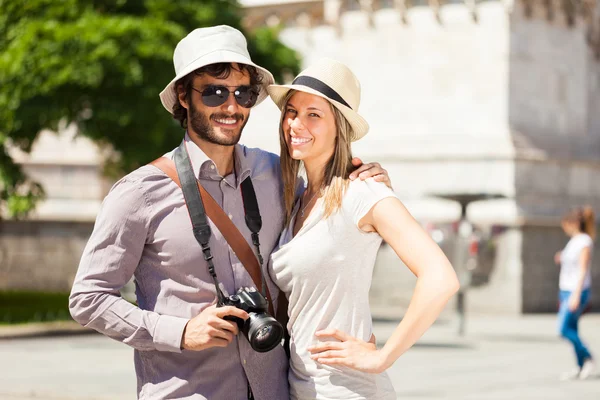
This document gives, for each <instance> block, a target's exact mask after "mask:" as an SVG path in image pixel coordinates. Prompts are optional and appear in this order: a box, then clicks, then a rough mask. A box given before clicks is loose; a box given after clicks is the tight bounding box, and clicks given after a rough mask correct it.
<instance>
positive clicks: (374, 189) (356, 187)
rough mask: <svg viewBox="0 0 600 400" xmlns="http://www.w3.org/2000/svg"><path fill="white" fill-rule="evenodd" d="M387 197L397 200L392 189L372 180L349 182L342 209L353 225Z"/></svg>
mask: <svg viewBox="0 0 600 400" xmlns="http://www.w3.org/2000/svg"><path fill="white" fill-rule="evenodd" d="M388 197H394V198H398V196H397V195H396V194H395V193H394V191H393V190H392V189H390V188H389V187H387V186H386V185H385V184H384V183H381V182H377V181H375V180H374V179H373V178H368V179H365V180H364V181H363V180H361V179H355V180H353V181H350V183H349V184H348V188H347V190H346V193H345V195H344V200H343V202H342V208H343V210H344V212H345V213H347V214H350V215H352V220H353V222H354V223H355V224H358V221H360V219H361V218H362V217H364V216H365V215H366V214H367V213H368V212H369V211H370V210H371V209H372V208H373V207H374V206H375V204H377V203H378V202H379V201H381V200H383V199H386V198H388Z"/></svg>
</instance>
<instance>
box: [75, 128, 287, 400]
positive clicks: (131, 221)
mask: <svg viewBox="0 0 600 400" xmlns="http://www.w3.org/2000/svg"><path fill="white" fill-rule="evenodd" d="M185 140H186V142H187V148H188V152H189V155H190V159H191V161H192V165H193V169H194V172H195V174H196V176H197V177H198V178H199V179H200V181H201V183H202V185H203V186H204V187H205V189H206V190H207V191H208V192H209V193H210V194H211V196H212V197H214V199H215V200H216V201H217V203H219V205H220V206H221V207H222V208H223V210H224V211H225V213H226V214H228V215H229V217H230V218H231V219H232V220H233V222H234V224H235V225H236V226H237V228H238V229H239V230H240V232H241V233H242V234H243V235H244V237H245V238H246V240H247V241H248V242H249V243H250V244H251V243H252V241H251V238H250V230H249V229H248V228H247V226H246V223H245V220H244V207H243V203H242V196H241V191H240V184H241V182H242V181H243V180H244V179H245V178H246V177H248V176H250V177H251V178H252V183H253V184H254V188H255V190H256V196H257V199H258V204H259V208H260V212H261V214H262V220H263V226H262V229H261V231H260V242H261V253H262V255H263V256H264V257H265V259H267V260H268V258H269V255H270V254H271V252H272V250H273V247H274V246H275V245H276V243H277V240H278V238H279V234H280V232H281V229H282V224H283V202H282V181H281V172H280V167H279V158H278V157H277V156H276V155H274V154H271V153H268V152H265V151H263V150H260V149H249V148H247V147H245V146H242V145H236V146H235V156H234V157H235V158H234V161H235V173H234V174H230V175H228V176H226V177H224V178H223V177H221V176H220V175H219V174H218V172H217V169H216V166H215V164H214V163H213V161H211V160H210V159H209V158H208V157H207V156H206V155H205V154H204V153H203V152H202V150H200V148H199V147H197V146H196V145H195V144H194V143H193V142H191V141H190V140H189V137H188V136H187V135H186V137H185ZM172 155H173V152H171V153H168V154H167V155H166V156H167V157H169V158H172ZM211 228H212V237H211V241H210V246H211V249H212V254H213V256H214V263H215V268H216V272H217V276H218V278H219V280H220V281H221V283H222V284H223V287H224V289H225V290H226V291H227V293H226V294H233V293H235V292H236V290H237V289H238V288H239V287H242V286H254V284H253V282H252V279H251V278H250V276H249V274H248V273H247V272H246V270H245V268H244V266H243V265H242V264H241V262H240V261H239V259H238V258H237V257H236V255H235V253H233V251H232V250H231V248H230V247H229V245H228V244H227V242H226V241H225V239H224V238H223V236H222V235H221V233H220V232H219V231H218V230H217V229H216V227H215V226H214V224H212V223H211ZM251 247H252V248H253V246H251ZM253 249H254V248H253ZM263 271H266V266H264V269H263ZM132 276H133V277H134V278H135V283H136V295H137V303H138V306H137V307H136V306H134V305H132V304H130V303H129V302H127V301H126V300H124V299H122V298H121V297H120V295H119V290H120V289H121V288H122V287H123V286H124V285H125V284H126V283H127V282H128V281H129V280H130V278H131V277H132ZM265 277H266V280H267V284H268V286H269V290H270V293H271V296H272V297H273V303H274V305H276V304H277V296H278V293H279V291H278V290H277V287H276V286H275V285H274V284H273V283H272V281H271V280H270V279H269V276H268V274H265ZM215 297H216V294H215V288H214V284H213V283H212V279H211V277H210V275H209V273H208V270H207V265H206V262H205V261H204V257H203V254H202V251H201V248H200V245H199V244H198V242H197V241H196V239H195V238H194V235H193V234H192V226H191V222H190V217H189V214H188V211H187V208H186V206H185V203H184V199H183V193H182V191H181V189H180V188H179V187H178V186H177V185H176V184H175V183H174V182H173V181H172V180H171V179H170V178H169V177H167V176H166V175H164V174H163V172H162V171H160V170H158V169H157V168H156V167H154V166H150V165H146V166H143V167H141V168H139V169H137V170H136V171H134V172H132V173H130V174H129V175H127V176H125V177H124V178H123V179H121V180H120V181H119V182H117V183H116V184H115V186H114V187H113V188H112V189H111V191H110V193H109V194H108V195H107V196H106V198H105V200H104V202H103V204H102V208H101V211H100V213H99V215H98V218H97V220H96V224H95V226H94V231H93V232H92V235H91V237H90V239H89V242H88V244H87V246H86V248H85V250H84V253H83V256H82V258H81V263H80V265H79V270H78V273H77V276H76V278H75V282H74V284H73V289H72V292H71V297H70V309H71V314H72V316H73V318H74V319H75V320H77V321H78V322H79V323H81V324H83V325H85V326H87V327H91V328H93V329H95V330H97V331H99V332H101V333H103V334H105V335H107V336H109V337H111V338H113V339H115V340H119V341H121V342H123V343H125V344H128V345H129V346H131V347H133V348H134V349H135V351H134V353H135V354H134V359H135V369H136V373H137V379H138V397H139V398H140V399H167V398H168V399H210V400H217V399H227V400H238V399H239V400H241V399H247V393H248V383H250V386H251V387H252V391H253V393H254V396H255V397H256V399H261V400H262V399H267V400H270V399H287V398H289V393H288V382H287V368H288V361H287V358H286V356H285V353H284V350H283V347H281V346H278V347H276V348H275V349H274V350H272V351H270V352H267V353H257V352H255V351H254V350H252V348H251V347H250V344H249V343H248V341H247V340H246V339H245V337H243V334H241V333H240V334H239V335H238V336H237V337H236V338H235V339H234V341H233V342H232V343H231V344H229V346H227V347H225V348H220V347H214V348H210V349H207V350H203V351H189V350H182V349H181V348H180V344H181V338H182V334H183V330H184V327H185V325H186V323H187V322H188V320H189V319H190V318H193V317H195V316H196V315H198V314H199V313H200V312H201V311H202V310H203V309H204V308H206V307H207V306H209V305H210V304H212V303H213V301H214V300H215Z"/></svg>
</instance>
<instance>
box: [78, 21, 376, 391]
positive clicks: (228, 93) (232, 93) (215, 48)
mask: <svg viewBox="0 0 600 400" xmlns="http://www.w3.org/2000/svg"><path fill="white" fill-rule="evenodd" d="M174 64H175V70H176V77H175V78H174V79H173V81H172V82H171V83H170V84H169V85H168V86H167V87H166V88H165V90H164V91H163V92H162V93H161V95H160V97H161V101H162V103H163V105H164V106H165V108H166V109H167V111H169V112H171V113H172V114H173V117H174V118H176V119H177V120H179V122H180V123H181V125H182V127H186V128H187V131H186V134H185V138H184V141H185V143H186V147H187V151H188V153H189V156H190V160H191V162H192V167H193V170H194V173H195V175H196V177H197V178H198V179H199V180H200V182H201V183H202V185H203V186H204V188H205V189H206V190H207V191H208V193H209V194H210V195H211V196H212V197H213V198H214V199H215V200H216V201H217V202H218V203H219V205H220V206H221V207H222V209H223V210H224V212H225V213H226V214H228V216H229V218H230V219H231V220H232V221H233V222H234V224H235V225H236V227H237V228H238V229H239V230H240V232H241V233H242V234H243V236H244V237H245V238H246V240H247V241H248V242H249V243H252V242H251V239H250V231H249V229H248V228H247V226H246V224H245V220H244V207H243V202H242V196H241V193H240V184H241V182H242V181H243V180H244V179H246V178H247V177H251V178H252V183H253V185H254V188H255V191H256V194H257V199H258V204H259V207H260V211H261V213H262V220H263V226H262V229H261V231H260V242H261V251H262V254H263V255H264V256H265V259H268V256H269V254H270V253H271V252H272V250H273V248H274V247H275V245H276V243H277V240H278V237H279V234H280V232H281V229H282V223H283V205H282V199H281V193H282V188H281V185H282V183H281V176H280V170H279V160H278V157H277V156H276V155H274V154H270V153H267V152H265V151H262V150H260V149H249V148H246V147H244V146H241V145H238V144H237V143H238V141H239V139H240V135H241V133H242V130H243V128H244V125H245V124H246V122H247V121H248V117H249V115H250V108H251V107H252V106H254V105H255V104H258V102H260V101H262V100H263V99H264V98H265V97H266V87H267V85H269V84H272V83H273V77H272V75H271V74H270V73H269V72H268V71H267V70H265V69H263V68H261V67H259V66H257V65H255V64H254V63H253V62H252V61H251V60H250V56H249V54H248V51H247V48H246V40H245V38H244V36H243V35H242V34H241V33H240V32H239V31H237V30H235V29H233V28H231V27H227V26H218V27H212V28H202V29H196V30H195V31H193V32H192V33H190V34H189V35H188V36H187V37H185V38H184V39H183V40H181V42H180V43H179V44H178V45H177V47H176V49H175V53H174ZM166 157H168V158H171V159H172V158H173V152H171V153H168V154H167V155H166ZM368 168H369V166H362V167H361V169H359V170H358V171H356V172H362V174H361V175H363V174H366V175H379V177H378V179H383V180H387V176H386V175H385V171H383V173H382V170H381V169H380V168H379V167H378V165H375V166H374V167H373V168H371V169H370V170H368ZM363 171H366V172H363ZM356 172H355V173H356ZM211 228H212V232H213V234H212V236H211V241H210V247H211V249H212V255H213V256H214V264H215V270H216V274H217V276H218V278H219V280H220V281H221V283H222V284H223V287H224V289H225V290H226V292H227V294H234V293H235V292H236V291H237V289H238V288H240V287H254V286H255V285H254V284H253V282H252V279H251V278H250V275H249V274H248V273H247V271H246V269H245V268H244V266H243V265H242V263H241V262H240V260H239V259H238V258H237V257H236V255H235V253H234V252H233V251H232V250H231V248H230V247H229V245H228V244H227V242H226V241H225V239H224V238H223V237H222V235H221V234H220V232H219V231H218V230H217V229H216V228H215V226H214V225H212V223H211ZM265 272H266V266H264V267H263V273H265ZM132 276H134V277H135V283H136V294H137V303H138V306H135V305H132V304H130V303H129V302H127V301H126V300H124V299H122V298H121V297H120V295H119V290H120V289H121V288H122V287H123V286H124V285H125V284H126V283H127V282H128V281H129V280H130V278H131V277H132ZM265 277H266V280H267V286H268V288H269V291H270V293H271V295H272V297H273V299H272V300H273V303H274V304H277V296H278V290H277V288H276V287H275V286H274V285H273V283H272V282H271V281H270V280H269V277H268V274H266V273H265ZM214 303H215V287H214V284H213V281H212V278H211V276H210V275H209V273H208V271H207V265H206V262H205V261H204V257H203V254H202V250H201V248H200V246H199V245H198V243H197V242H196V240H195V238H194V235H193V233H192V229H191V222H190V217H189V214H188V211H187V208H186V205H185V202H184V198H183V194H182V191H181V189H180V188H179V187H178V186H177V185H176V184H175V183H174V182H173V181H172V180H171V179H170V178H169V177H167V176H166V175H165V174H164V173H163V172H162V171H160V170H159V169H157V168H156V167H154V166H151V165H146V166H143V167H141V168H139V169H138V170H136V171H134V172H132V173H130V174H129V175H127V176H125V177H124V178H123V179H121V180H120V181H119V182H117V183H116V184H115V186H114V187H113V188H112V189H111V191H110V193H109V194H108V195H107V197H106V199H105V200H104V202H103V205H102V209H101V211H100V213H99V215H98V218H97V220H96V225H95V227H94V231H93V233H92V235H91V237H90V239H89V242H88V244H87V246H86V248H85V250H84V253H83V256H82V259H81V263H80V265H79V271H78V273H77V276H76V278H75V282H74V284H73V289H72V292H71V297H70V309H71V315H72V316H73V318H74V319H75V320H77V321H78V322H79V323H81V324H82V325H85V326H87V327H91V328H93V329H96V330H97V331H99V332H102V333H103V334H105V335H107V336H109V337H111V338H113V339H115V340H119V341H122V342H123V343H126V344H128V345H130V346H132V347H133V348H134V349H135V352H134V359H135V367H136V373H137V378H138V397H139V398H140V399H163V398H169V399H173V398H185V399H211V400H212V399H233V400H238V399H248V398H253V397H252V396H254V398H256V399H285V398H288V397H289V394H288V386H287V365H288V361H287V357H286V355H285V352H284V350H283V348H282V346H277V347H276V348H275V349H274V350H271V351H269V352H266V353H258V352H256V351H254V350H252V348H251V347H250V345H249V343H248V341H247V340H246V339H245V338H244V337H243V335H238V328H237V325H236V324H235V323H233V322H231V321H228V320H225V319H224V317H225V316H228V315H229V316H235V317H238V318H242V319H246V318H247V317H248V315H247V314H246V313H245V312H244V311H242V310H240V309H238V308H235V307H229V306H226V307H216V305H215V304H214Z"/></svg>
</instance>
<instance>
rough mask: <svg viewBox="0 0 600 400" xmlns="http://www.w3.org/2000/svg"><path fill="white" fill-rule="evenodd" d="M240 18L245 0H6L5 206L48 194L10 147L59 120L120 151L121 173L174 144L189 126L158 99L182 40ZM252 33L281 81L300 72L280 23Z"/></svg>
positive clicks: (1, 100)
mask: <svg viewBox="0 0 600 400" xmlns="http://www.w3.org/2000/svg"><path fill="white" fill-rule="evenodd" d="M240 21H241V18H240V8H239V5H238V4H237V1H236V0H177V1H173V0H102V1H100V0H97V1H96V0H27V1H23V0H0V206H2V205H4V207H6V208H7V209H8V212H9V214H10V215H11V216H13V217H18V216H22V215H25V214H26V213H27V211H28V210H30V209H32V208H33V207H34V206H35V202H36V201H37V200H39V199H40V198H41V197H42V196H43V190H42V188H41V187H40V186H39V185H38V184H36V183H34V182H31V181H29V180H28V179H27V177H26V176H25V175H24V174H23V172H22V170H21V168H20V167H19V166H18V165H16V164H15V163H14V162H13V160H12V159H11V157H10V156H9V154H8V152H7V146H8V145H9V144H10V145H12V146H18V147H20V148H21V149H23V150H25V151H29V150H31V145H32V143H33V141H34V140H35V138H36V136H37V134H38V132H40V130H42V129H43V128H50V129H53V130H56V129H57V127H58V124H59V122H60V123H65V122H66V123H75V124H77V126H78V128H79V132H80V134H82V135H85V136H87V137H89V138H91V139H93V140H94V141H96V142H97V143H100V144H108V145H111V146H112V147H113V148H114V149H115V150H117V152H118V154H119V158H118V159H117V160H115V163H114V164H113V167H114V169H113V170H112V171H113V173H124V172H127V171H130V170H132V169H134V168H136V167H138V166H139V165H142V164H144V163H147V162H148V161H150V160H152V159H153V157H155V156H156V155H157V154H161V152H165V151H167V150H168V149H171V148H173V147H175V146H176V145H177V143H178V142H179V140H181V128H180V127H178V125H177V124H176V122H175V121H173V120H172V119H170V118H169V117H168V116H167V115H165V110H164V109H163V108H162V105H161V103H160V100H159V98H158V93H159V92H160V91H161V90H162V89H163V88H164V86H165V85H166V84H167V83H168V82H169V81H170V80H171V79H172V77H173V64H172V57H173V50H174V48H175V45H176V44H177V42H178V41H179V40H180V39H181V38H183V37H184V36H185V35H186V34H187V33H188V32H190V31H192V30H193V29H195V28H198V27H203V26H212V25H220V24H227V25H231V26H234V27H237V28H240V25H241V22H240ZM240 29H241V28H240ZM245 35H246V37H247V38H248V43H249V49H250V52H251V55H252V57H253V59H254V60H255V61H256V62H257V63H259V65H262V66H264V67H266V68H267V69H269V70H270V71H271V72H272V73H273V74H274V75H275V78H276V79H277V80H278V81H281V80H282V76H283V75H284V74H285V73H286V72H290V73H293V74H295V73H297V72H298V68H299V58H298V56H297V54H296V53H295V52H294V51H293V50H291V49H289V48H287V47H286V46H284V45H283V44H282V43H281V42H279V40H278V38H277V32H276V31H273V30H271V29H268V28H261V29H259V30H257V31H255V32H245Z"/></svg>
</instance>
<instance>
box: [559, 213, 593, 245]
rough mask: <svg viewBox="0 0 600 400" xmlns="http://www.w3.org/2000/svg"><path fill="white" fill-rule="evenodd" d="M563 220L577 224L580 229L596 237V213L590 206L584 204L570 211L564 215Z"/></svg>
mask: <svg viewBox="0 0 600 400" xmlns="http://www.w3.org/2000/svg"><path fill="white" fill-rule="evenodd" d="M562 220H563V222H570V223H575V224H577V226H578V228H579V231H581V232H585V233H587V234H588V235H590V237H591V238H592V239H596V214H595V213H594V210H593V209H592V207H590V206H583V207H578V208H575V209H573V210H571V211H569V212H568V213H567V214H565V215H564V216H563V219H562Z"/></svg>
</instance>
